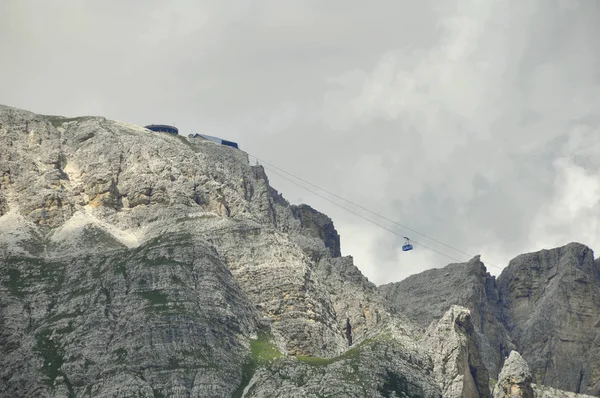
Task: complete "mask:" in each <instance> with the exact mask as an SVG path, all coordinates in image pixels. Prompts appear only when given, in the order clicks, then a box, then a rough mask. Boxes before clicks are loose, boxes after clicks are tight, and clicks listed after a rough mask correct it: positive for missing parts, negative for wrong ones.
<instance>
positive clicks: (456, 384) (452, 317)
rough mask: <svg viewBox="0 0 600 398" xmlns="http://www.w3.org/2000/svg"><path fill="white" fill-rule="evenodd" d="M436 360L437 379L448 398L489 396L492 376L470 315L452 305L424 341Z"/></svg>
mask: <svg viewBox="0 0 600 398" xmlns="http://www.w3.org/2000/svg"><path fill="white" fill-rule="evenodd" d="M422 342H423V344H424V346H425V347H427V348H428V350H429V354H430V356H431V358H432V359H433V364H434V376H435V378H436V380H437V381H438V383H439V384H440V386H441V389H442V395H443V396H444V397H445V398H461V397H464V398H478V397H481V398H485V397H490V396H491V395H490V388H489V374H488V370H487V369H486V367H485V365H484V364H483V360H482V358H481V354H480V342H479V339H478V335H477V333H475V327H474V326H473V322H472V318H471V313H470V311H469V310H468V309H466V308H464V307H459V306H456V305H453V306H452V307H450V309H449V310H448V311H447V312H446V314H444V316H443V317H442V318H441V319H440V320H439V321H438V322H437V323H433V324H432V325H431V326H430V327H429V329H428V330H427V333H426V334H425V337H424V338H423V340H422Z"/></svg>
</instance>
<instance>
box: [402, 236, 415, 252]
mask: <svg viewBox="0 0 600 398" xmlns="http://www.w3.org/2000/svg"><path fill="white" fill-rule="evenodd" d="M404 239H406V241H405V242H404V246H402V251H403V252H407V251H409V250H412V249H413V245H411V244H410V239H408V238H407V237H406V236H405V237H404Z"/></svg>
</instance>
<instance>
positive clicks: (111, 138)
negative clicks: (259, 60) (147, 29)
mask: <svg viewBox="0 0 600 398" xmlns="http://www.w3.org/2000/svg"><path fill="white" fill-rule="evenodd" d="M598 270H599V263H598V261H597V260H596V261H595V260H594V258H593V253H592V251H591V250H590V249H589V248H587V247H585V246H583V245H579V244H571V245H567V246H565V247H564V248H559V249H553V250H550V251H542V252H540V253H535V254H528V255H523V256H519V257H517V258H516V259H515V260H513V261H512V262H511V264H510V265H509V266H508V267H507V269H506V270H505V272H503V273H502V275H501V276H500V277H499V278H498V279H497V280H496V279H495V278H493V277H491V276H490V275H489V274H487V272H486V269H485V265H484V264H483V263H481V262H480V261H479V259H478V258H475V259H473V260H471V261H470V262H468V263H463V264H451V265H449V266H448V267H446V268H443V269H440V270H430V271H427V272H426V273H424V274H420V275H416V276H412V277H410V278H407V279H406V280H405V281H402V282H399V283H396V284H391V285H386V286H380V287H377V286H375V285H374V284H373V283H371V282H370V281H368V279H367V278H365V277H364V276H363V275H362V273H361V272H360V270H359V269H358V268H357V267H356V266H355V265H354V263H353V260H352V258H351V257H348V256H346V257H343V256H341V253H340V237H339V235H338V233H337V232H336V230H335V227H334V225H333V222H332V221H331V219H330V218H329V217H327V216H326V215H324V214H322V213H320V212H318V211H317V210H315V209H313V208H311V207H309V206H306V205H298V206H296V205H290V204H289V203H288V202H287V201H286V200H285V199H284V198H283V197H282V195H280V194H279V193H278V192H277V191H276V190H275V189H274V188H272V187H271V186H270V185H269V181H268V178H267V175H266V173H265V170H264V169H263V168H262V167H260V166H251V165H250V164H249V161H248V156H247V155H246V154H245V153H244V152H243V151H241V150H239V149H237V148H235V147H232V146H227V145H221V144H219V143H218V142H214V141H211V140H208V139H204V138H202V137H188V138H186V137H182V136H179V135H177V134H170V133H168V132H157V131H151V130H149V129H146V128H143V127H140V126H135V125H130V124H126V123H121V122H116V121H111V120H107V119H105V118H103V117H78V118H64V117H58V116H44V115H37V114H34V113H31V112H28V111H24V110H20V109H15V108H11V107H7V106H0V352H1V355H0V396H2V397H38V396H44V397H307V396H308V397H324V396H340V397H442V396H443V397H460V396H465V397H490V396H492V394H493V395H494V396H509V395H502V394H505V392H506V391H509V392H510V391H512V390H514V388H513V387H514V386H515V385H516V384H515V385H513V384H511V383H512V382H513V381H515V380H517V379H515V378H514V377H513V376H512V375H513V373H515V372H520V371H521V370H522V369H525V367H526V366H529V368H527V372H530V373H527V374H528V375H529V376H528V377H526V378H522V380H521V379H519V380H520V381H519V383H521V384H519V385H518V391H524V392H527V393H529V392H531V391H533V394H537V395H536V396H545V397H548V396H556V397H562V396H565V397H566V396H575V394H574V393H589V394H593V395H595V396H598V395H600V389H599V384H598V381H599V377H600V376H599V374H600V362H599V359H598V358H600V356H599V355H600V354H599V351H598V346H599V340H598V337H597V326H596V325H597V324H598V321H599V320H600V319H599V313H600V302H599V301H598V298H599V297H600V296H599V295H598V291H599V286H600V284H599V280H600V278H599V277H598V276H599V275H600V273H599V271H598ZM436 281H437V282H436ZM438 282H439V283H438ZM517 351H518V352H519V353H520V354H521V355H522V358H521V356H519V355H518V353H517ZM509 354H510V357H511V358H513V360H511V361H509V365H510V366H508V367H506V369H503V366H504V365H505V362H506V358H507V356H508V355H509ZM511 372H512V373H511ZM523 372H525V370H523ZM499 376H500V381H499V383H498V386H495V380H498V377H499ZM523 383H525V384H523ZM543 384H545V385H546V386H543ZM496 387H497V388H496ZM515 388H516V387H515ZM556 388H560V389H564V390H568V391H571V392H573V394H571V393H567V392H563V391H560V390H558V389H556ZM515 391H516V390H515ZM506 394H508V393H506ZM549 394H550V395H549Z"/></svg>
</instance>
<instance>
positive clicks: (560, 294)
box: [498, 243, 600, 395]
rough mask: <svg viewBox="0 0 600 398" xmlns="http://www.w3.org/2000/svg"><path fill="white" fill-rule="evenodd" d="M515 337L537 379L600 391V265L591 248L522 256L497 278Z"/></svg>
mask: <svg viewBox="0 0 600 398" xmlns="http://www.w3.org/2000/svg"><path fill="white" fill-rule="evenodd" d="M498 285H499V288H500V292H501V296H502V299H503V305H504V311H505V318H506V321H507V322H506V323H507V326H508V329H509V330H510V333H511V336H512V337H513V341H514V342H515V344H516V346H517V349H518V350H519V352H521V353H522V355H523V358H525V360H526V361H527V362H528V363H529V366H530V367H531V371H532V374H533V378H534V380H535V382H536V383H540V384H544V385H547V386H551V387H557V388H561V389H564V390H567V391H573V392H577V393H580V392H581V393H587V394H592V395H599V394H600V377H599V376H600V374H599V372H600V356H599V355H598V354H599V349H600V345H599V343H600V339H599V336H598V332H599V331H600V328H599V327H600V325H599V324H598V322H599V321H600V268H598V263H597V262H595V261H594V257H593V252H592V250H590V249H589V248H588V247H586V246H584V245H581V244H578V243H571V244H569V245H567V246H564V247H562V248H558V249H553V250H543V251H540V252H537V253H530V254H524V255H521V256H519V257H517V258H515V259H514V260H512V261H511V262H510V264H509V266H508V267H507V268H506V269H505V270H504V272H503V273H502V275H500V277H499V278H498Z"/></svg>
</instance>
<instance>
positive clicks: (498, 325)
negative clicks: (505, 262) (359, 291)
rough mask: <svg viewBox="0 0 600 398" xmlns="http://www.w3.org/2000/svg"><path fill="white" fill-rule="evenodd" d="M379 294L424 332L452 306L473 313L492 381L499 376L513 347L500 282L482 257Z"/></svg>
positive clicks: (397, 284)
mask: <svg viewBox="0 0 600 398" xmlns="http://www.w3.org/2000/svg"><path fill="white" fill-rule="evenodd" d="M379 290H380V291H381V292H382V294H383V295H384V296H385V297H386V299H387V300H388V303H389V305H390V307H391V308H392V310H393V311H395V312H396V313H399V314H404V315H406V316H407V317H408V318H409V319H411V320H413V321H414V322H416V323H417V324H419V325H420V326H422V327H423V328H427V327H429V326H430V325H431V323H432V322H436V321H438V320H439V319H441V318H442V316H444V314H445V313H446V312H447V311H448V310H449V309H450V308H451V306H452V305H459V306H463V307H465V308H467V309H469V311H470V313H471V319H472V323H473V326H474V328H475V332H476V333H477V334H478V335H479V336H478V339H479V341H480V345H481V355H482V359H483V361H484V363H485V366H486V368H487V369H488V371H489V373H490V376H491V377H493V378H496V377H497V376H498V373H499V372H500V369H501V367H502V363H503V359H504V357H505V356H506V355H508V353H509V352H510V350H511V349H512V348H513V345H512V342H511V338H510V336H509V334H508V332H507V330H506V328H505V326H504V324H503V321H502V313H501V305H500V296H499V292H498V289H497V286H496V280H495V278H494V277H492V276H490V274H489V273H487V270H486V268H485V265H484V264H483V263H482V262H481V261H480V259H479V256H476V257H474V258H473V259H471V261H469V262H467V263H457V264H450V265H448V266H446V267H444V268H440V269H431V270H427V271H425V272H422V273H420V274H416V275H411V276H409V277H408V278H406V279H404V280H402V281H400V282H395V283H390V284H386V285H381V286H379Z"/></svg>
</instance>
